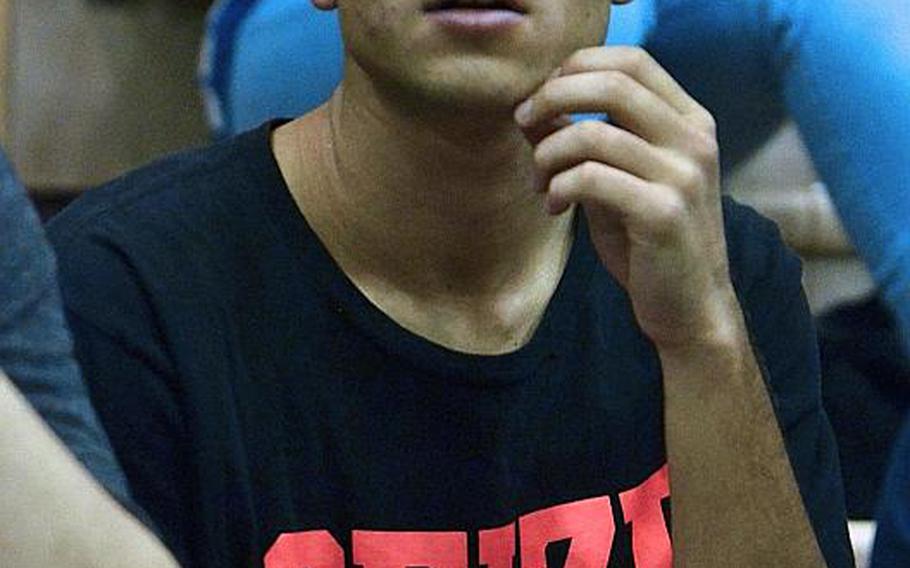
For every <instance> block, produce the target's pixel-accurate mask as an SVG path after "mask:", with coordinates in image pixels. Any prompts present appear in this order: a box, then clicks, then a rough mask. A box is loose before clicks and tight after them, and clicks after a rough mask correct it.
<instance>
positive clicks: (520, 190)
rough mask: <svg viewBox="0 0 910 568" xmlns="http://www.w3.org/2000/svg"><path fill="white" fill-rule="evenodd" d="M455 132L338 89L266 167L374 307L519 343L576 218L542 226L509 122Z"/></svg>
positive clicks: (457, 127) (549, 288)
mask: <svg viewBox="0 0 910 568" xmlns="http://www.w3.org/2000/svg"><path fill="white" fill-rule="evenodd" d="M459 118H460V119H456V118H455V113H450V116H448V117H446V116H436V117H434V116H414V114H413V113H409V114H408V115H406V116H405V115H403V114H402V113H401V112H399V110H398V109H396V108H394V107H391V106H388V105H383V104H382V103H381V99H380V98H379V97H376V96H372V94H369V93H358V92H357V91H356V88H351V89H348V90H345V88H344V87H342V88H341V89H339V90H338V91H337V92H336V93H335V95H334V96H333V98H332V99H331V100H330V101H329V103H327V104H326V105H325V106H323V107H321V108H320V109H319V110H317V111H315V112H314V113H312V114H310V115H307V116H306V117H304V118H302V119H300V120H298V121H295V122H294V123H291V124H289V125H287V126H285V127H282V128H280V129H279V131H277V132H276V134H275V138H274V145H275V153H276V155H277V157H278V161H279V164H280V165H281V166H282V170H283V171H284V173H285V175H286V178H287V179H288V182H289V186H290V188H291V192H292V194H293V195H294V197H295V199H296V200H297V203H298V205H299V206H300V208H301V210H302V211H303V213H304V215H305V216H306V218H307V220H308V222H309V223H310V225H311V226H312V227H313V229H314V231H315V232H316V233H317V234H318V235H319V237H320V238H321V239H322V241H323V243H324V244H325V245H326V247H327V248H328V250H329V252H330V253H331V254H332V256H333V257H334V258H335V260H336V261H337V262H338V264H339V265H340V266H341V268H342V269H343V270H344V272H345V273H346V274H347V275H348V276H349V278H351V280H352V281H353V282H354V283H355V284H356V285H357V286H358V287H359V288H360V289H361V290H362V291H364V292H365V293H366V294H367V295H368V296H369V297H370V299H371V300H373V301H374V303H376V304H378V305H379V306H380V307H381V308H383V309H385V310H386V311H387V312H395V310H396V308H395V306H396V305H397V306H402V305H412V306H418V307H419V308H418V309H419V310H421V311H423V312H427V311H428V310H429V311H432V309H429V308H428V307H440V309H441V310H442V311H441V312H440V313H439V314H437V315H439V316H440V317H447V318H449V319H450V320H451V321H455V320H458V318H462V320H463V321H462V324H463V325H464V326H466V327H471V326H472V325H474V323H472V318H474V317H476V318H477V320H476V322H475V323H477V324H478V325H480V326H483V324H484V322H485V321H487V320H485V318H487V319H488V321H492V322H498V323H499V324H501V325H502V327H503V328H504V329H505V328H510V329H511V331H505V332H504V335H509V334H518V335H520V336H522V338H523V339H526V338H527V337H524V336H526V335H528V333H529V332H530V331H532V330H533V327H534V326H535V325H536V320H537V318H538V317H539V316H540V314H541V313H542V311H543V308H544V307H545V305H546V303H547V301H548V300H549V298H550V296H551V295H552V293H553V291H554V290H555V287H556V284H557V282H558V280H559V276H560V275H561V273H562V269H563V266H564V262H565V259H566V256H567V251H568V244H569V242H570V238H571V236H570V229H571V217H570V215H564V216H562V217H559V218H553V217H550V216H549V215H547V214H546V213H545V212H544V210H543V205H542V201H541V199H540V196H539V195H536V194H535V193H534V190H533V181H532V172H533V170H532V166H531V162H532V150H531V147H530V146H529V145H528V144H527V142H526V141H525V140H524V138H523V137H522V135H521V133H520V132H519V130H518V129H517V128H516V127H515V126H514V125H513V124H512V123H511V114H510V113H509V112H503V113H502V116H500V117H498V119H497V118H496V117H492V118H489V115H488V117H486V118H485V120H486V123H485V124H484V123H482V122H481V119H480V118H478V119H476V120H472V118H471V117H469V116H462V117H459ZM384 304H385V305H384ZM462 308H463V309H462ZM472 310H473V311H474V312H475V313H473V314H472V313H471V312H472ZM455 312H460V313H455ZM390 315H393V316H394V315H395V314H391V313H390ZM398 315H399V316H401V314H398ZM415 317H417V315H415ZM396 319H399V320H400V319H402V318H401V317H399V318H396ZM404 319H407V314H405V316H404ZM418 319H419V318H418ZM405 323H407V322H405ZM411 327H418V328H419V327H421V325H420V324H419V323H415V324H414V325H412V326H411ZM522 328H524V331H521V329H522ZM418 331H423V330H418ZM431 335H432V334H431ZM517 343H520V341H517ZM462 347H464V346H462ZM468 348H469V347H468ZM477 350H479V351H484V350H487V349H485V348H483V347H480V348H478V349H477ZM489 350H492V351H496V350H497V349H495V348H490V349H489Z"/></svg>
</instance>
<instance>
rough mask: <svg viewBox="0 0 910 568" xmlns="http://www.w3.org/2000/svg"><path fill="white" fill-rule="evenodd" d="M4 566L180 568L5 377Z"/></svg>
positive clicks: (0, 456) (1, 404)
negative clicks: (98, 481) (98, 482)
mask: <svg viewBox="0 0 910 568" xmlns="http://www.w3.org/2000/svg"><path fill="white" fill-rule="evenodd" d="M0 424H3V427H2V428H0V493H2V495H3V500H2V507H0V543H3V544H2V546H0V566H16V567H17V568H28V567H36V568H37V567H42V568H44V567H46V566H67V567H68V568H79V567H83V566H84V567H92V568H102V567H106V566H111V567H113V566H132V567H137V568H138V567H149V568H153V567H154V568H174V567H176V566H177V564H176V562H175V561H174V560H173V558H172V557H171V556H170V554H169V553H168V552H167V551H166V550H165V548H164V547H163V546H162V545H161V544H160V543H159V542H158V540H157V539H156V538H155V537H154V535H152V533H151V532H150V531H149V530H148V529H147V528H146V527H145V526H144V525H143V524H142V523H140V522H139V521H138V520H136V519H135V518H134V517H132V516H131V515H130V514H129V513H128V512H127V511H126V510H125V509H123V508H122V507H121V506H120V505H119V504H118V503H117V501H115V500H114V499H113V498H112V497H111V496H110V495H109V494H108V493H107V492H106V491H105V490H104V489H103V488H102V487H101V486H100V485H98V484H97V482H96V481H95V480H94V479H93V478H92V477H91V476H90V475H89V473H88V472H87V471H86V470H85V469H84V468H83V467H82V466H81V465H80V464H79V462H77V461H76V460H75V459H74V458H73V456H72V454H70V453H69V452H68V451H67V450H66V448H65V447H64V446H63V445H62V444H61V443H60V441H59V440H58V439H57V438H55V437H54V435H53V433H52V432H51V431H50V430H49V429H48V428H47V426H46V425H45V424H44V422H43V421H42V420H41V419H40V418H39V417H38V416H37V415H36V414H35V412H34V411H33V410H32V409H31V408H30V407H29V405H28V403H27V402H26V401H25V399H24V398H23V397H22V396H21V394H20V393H19V392H18V391H17V390H16V389H15V387H14V386H13V385H12V383H11V382H10V380H9V378H8V377H6V375H5V374H3V373H2V372H0Z"/></svg>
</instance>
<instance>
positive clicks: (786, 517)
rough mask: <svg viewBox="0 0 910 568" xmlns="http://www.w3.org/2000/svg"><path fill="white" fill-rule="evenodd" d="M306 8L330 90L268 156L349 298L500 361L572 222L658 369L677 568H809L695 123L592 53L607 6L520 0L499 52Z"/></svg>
mask: <svg viewBox="0 0 910 568" xmlns="http://www.w3.org/2000/svg"><path fill="white" fill-rule="evenodd" d="M314 2H315V4H316V5H317V6H318V7H320V8H324V9H333V8H336V7H337V8H339V9H340V17H341V22H342V29H343V33H344V36H345V43H346V49H347V62H346V68H345V78H344V81H343V82H342V86H341V87H340V88H339V90H338V91H337V92H336V93H335V95H334V96H333V97H332V99H331V100H330V101H329V102H328V103H327V105H326V106H324V107H322V108H320V109H318V110H317V111H315V112H313V113H311V114H309V115H307V116H304V117H302V118H301V119H298V120H297V121H294V122H292V123H289V124H287V125H285V126H283V127H281V128H279V129H278V130H277V131H276V132H275V134H274V137H273V148H274V152H275V155H276V158H277V160H278V163H279V166H280V168H281V170H282V172H283V174H284V176H285V178H286V180H287V182H288V186H289V188H290V190H291V193H292V195H293V197H294V199H295V200H296V202H297V203H298V205H299V207H300V209H301V212H302V213H303V214H304V215H305V217H306V218H307V220H308V222H309V223H310V225H311V226H312V227H313V230H314V231H315V232H316V233H317V234H318V235H319V237H320V238H321V239H322V241H323V243H324V244H325V245H326V247H327V248H328V250H329V252H330V253H331V254H332V255H333V257H334V258H335V260H336V262H338V264H339V265H340V267H341V268H342V270H344V272H345V273H346V274H347V275H348V277H349V278H350V279H351V280H352V282H354V284H355V285H356V286H357V287H358V288H359V289H360V290H361V291H362V292H363V293H364V294H365V295H366V296H367V297H368V298H369V299H370V300H371V301H372V302H373V303H375V304H376V305H377V306H378V307H379V308H380V309H382V310H383V311H384V312H385V313H386V314H388V315H389V317H391V318H393V319H394V320H396V321H397V322H398V323H400V324H401V325H403V326H404V327H406V328H407V329H410V330H411V331H413V332H414V333H417V334H419V335H421V336H423V337H426V338H428V339H430V340H432V341H435V342H437V343H440V344H442V345H445V346H447V347H449V348H452V349H456V350H461V351H465V352H470V353H483V354H498V353H506V352H509V351H513V350H514V349H516V348H518V347H520V346H521V345H523V344H524V343H525V342H526V341H528V340H529V338H530V337H531V335H532V333H533V331H534V329H535V328H536V326H537V324H538V322H539V321H540V319H541V317H542V314H543V311H544V309H545V307H546V305H547V302H548V301H549V299H550V297H551V296H552V294H553V292H554V291H555V288H556V285H557V283H558V281H559V277H560V275H561V274H562V271H563V268H564V266H565V261H566V256H567V255H566V251H567V250H568V245H569V243H570V239H571V225H572V215H571V214H570V213H571V212H573V211H575V210H576V209H578V208H579V207H580V208H581V210H582V211H583V214H585V215H587V218H588V221H589V227H590V238H591V239H592V241H593V243H594V245H595V247H596V249H597V251H598V254H599V256H600V259H601V261H602V262H603V264H604V266H605V267H606V269H607V270H609V271H610V272H611V273H612V274H613V275H614V276H615V277H616V278H617V279H618V281H619V282H620V283H621V284H622V285H623V286H624V287H625V288H626V290H627V291H628V293H629V296H630V298H631V300H632V304H633V307H634V311H635V315H636V318H637V320H638V322H639V324H640V325H641V328H642V330H643V331H644V332H645V333H646V334H647V335H648V336H649V337H650V339H651V340H652V341H653V343H654V345H655V347H656V348H657V352H658V355H659V357H660V361H661V364H662V369H663V375H664V388H665V423H666V429H667V432H666V434H667V436H666V442H667V455H668V461H669V469H670V481H671V490H672V494H673V542H674V565H675V566H788V567H791V566H792V567H802V566H807V567H808V566H813V567H817V566H824V565H825V563H824V560H823V558H822V556H821V553H820V551H819V548H818V545H817V543H816V540H815V537H814V534H813V532H812V528H811V526H810V524H809V522H808V520H807V516H806V513H805V510H804V507H803V505H802V502H801V499H800V497H799V493H798V489H797V486H796V482H795V480H794V476H793V472H792V470H791V468H790V465H789V462H788V459H787V456H786V452H785V450H784V445H783V440H782V436H781V433H780V430H779V427H778V425H777V422H776V420H775V417H774V412H773V409H772V407H771V403H770V401H769V397H768V393H767V391H766V389H765V386H764V382H763V379H762V376H761V373H760V371H759V368H758V365H757V364H756V361H755V356H754V354H753V352H752V348H751V345H750V343H749V339H748V332H747V329H746V326H745V323H744V318H743V315H742V311H741V309H740V306H739V304H738V302H737V299H736V296H735V294H734V291H733V286H732V283H731V281H730V277H729V272H728V266H727V260H726V259H727V256H726V244H725V241H724V235H723V224H722V216H721V208H720V189H719V181H718V177H719V175H718V171H719V168H718V149H717V142H716V136H715V132H714V122H713V119H712V118H711V116H710V114H709V113H708V112H707V111H706V110H705V109H703V108H702V107H701V106H700V105H699V104H698V103H697V102H695V101H694V100H692V99H691V98H690V97H689V96H688V95H687V94H686V93H685V92H684V91H683V90H682V89H681V88H680V87H679V86H678V84H676V82H675V81H673V79H672V78H670V77H669V75H667V73H666V72H664V71H663V70H662V69H661V68H660V67H659V65H658V64H657V63H655V62H654V61H653V60H652V59H651V58H650V57H648V56H647V54H645V53H644V52H642V51H641V50H638V49H631V48H604V47H595V46H599V45H600V44H601V43H602V39H603V38H602V34H603V29H604V26H603V22H604V21H605V20H606V19H608V18H609V13H610V7H611V6H610V4H609V3H608V2H606V1H604V0H528V2H527V3H526V8H527V16H526V17H525V18H524V20H523V22H522V23H521V25H519V26H518V27H516V28H514V29H512V30H511V31H510V32H508V33H506V34H503V35H500V36H497V37H495V38H491V37H463V36H454V35H450V34H447V33H445V32H444V31H442V30H440V29H438V28H435V27H434V26H433V25H432V24H431V22H430V21H429V20H427V18H425V17H424V14H423V6H424V4H423V2H422V0H337V6H336V3H335V2H334V1H332V0H314ZM575 112H605V113H607V114H609V115H610V117H611V118H612V120H613V122H614V124H615V125H608V124H605V123H602V124H597V123H586V124H575V125H572V124H571V123H570V122H569V121H568V120H567V119H566V115H567V114H569V113H575Z"/></svg>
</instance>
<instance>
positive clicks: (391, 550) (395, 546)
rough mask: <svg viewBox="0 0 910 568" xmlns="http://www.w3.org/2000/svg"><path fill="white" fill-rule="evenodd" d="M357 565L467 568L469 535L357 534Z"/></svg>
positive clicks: (364, 566)
mask: <svg viewBox="0 0 910 568" xmlns="http://www.w3.org/2000/svg"><path fill="white" fill-rule="evenodd" d="M353 537H354V538H353V544H354V564H359V565H361V566H363V568H406V567H408V566H428V567H430V568H466V566H467V565H468V535H467V534H466V533H463V532H379V531H354V533H353Z"/></svg>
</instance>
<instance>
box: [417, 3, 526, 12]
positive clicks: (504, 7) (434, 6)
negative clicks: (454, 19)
mask: <svg viewBox="0 0 910 568" xmlns="http://www.w3.org/2000/svg"><path fill="white" fill-rule="evenodd" d="M445 10H477V11H485V10H498V11H509V12H517V13H519V14H525V13H527V9H525V6H524V0H431V1H430V2H429V3H428V5H427V6H426V8H424V11H426V12H441V11H445Z"/></svg>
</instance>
